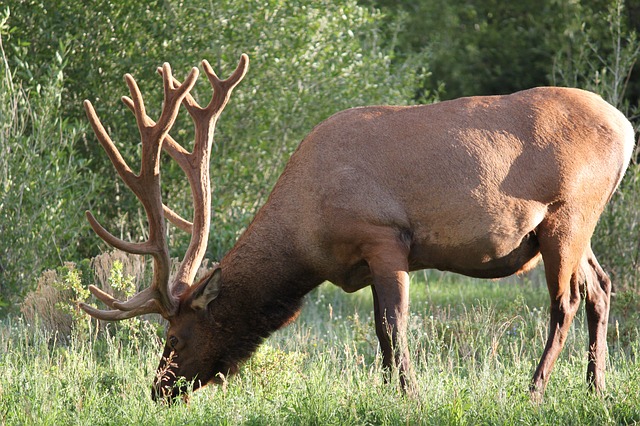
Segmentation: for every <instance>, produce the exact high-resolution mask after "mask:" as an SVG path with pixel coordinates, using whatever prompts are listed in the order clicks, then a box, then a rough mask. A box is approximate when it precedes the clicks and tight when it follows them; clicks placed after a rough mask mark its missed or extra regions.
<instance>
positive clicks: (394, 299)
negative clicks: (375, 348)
mask: <svg viewBox="0 0 640 426" xmlns="http://www.w3.org/2000/svg"><path fill="white" fill-rule="evenodd" d="M372 291H373V302H374V308H373V309H374V315H375V322H376V334H377V336H378V340H379V341H380V348H381V350H382V364H383V366H384V368H385V369H386V370H388V371H393V370H394V368H397V371H398V375H399V378H400V386H401V387H402V390H403V391H405V392H407V393H413V390H414V384H415V383H414V377H413V372H412V369H411V360H410V358H409V347H408V343H407V325H408V318H409V275H408V273H407V272H406V271H395V272H390V273H388V274H385V275H374V280H373V286H372Z"/></svg>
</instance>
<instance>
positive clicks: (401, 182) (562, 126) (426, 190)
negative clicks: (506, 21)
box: [80, 55, 634, 399]
mask: <svg viewBox="0 0 640 426" xmlns="http://www.w3.org/2000/svg"><path fill="white" fill-rule="evenodd" d="M202 66H203V68H204V72H205V73H206V75H207V77H208V80H209V82H210V83H211V86H212V88H213V98H212V100H211V102H210V103H209V104H208V106H206V107H204V108H203V107H201V106H200V105H199V104H198V103H197V102H196V101H195V100H194V98H193V97H192V96H191V95H190V93H189V92H190V90H191V89H192V87H193V86H194V84H195V82H196V79H197V78H198V69H197V68H193V69H192V70H191V72H190V73H189V75H188V76H187V77H186V79H185V81H184V82H183V83H180V82H179V81H178V80H177V79H175V78H174V77H173V76H172V72H171V68H170V67H169V65H168V64H164V65H163V67H162V68H161V69H160V70H159V71H160V73H161V74H162V78H163V83H164V103H163V106H162V111H161V114H160V117H159V119H158V121H157V122H154V121H153V120H152V119H151V118H150V117H149V116H148V115H147V113H146V112H145V106H144V103H143V99H142V95H141V93H140V90H139V89H138V87H137V85H136V82H135V80H134V79H133V78H132V77H131V76H130V75H126V76H125V80H126V83H127V85H128V86H129V90H130V93H131V98H129V97H123V101H124V103H125V104H126V105H127V106H128V107H129V108H130V109H131V110H132V111H133V113H134V115H135V118H136V121H137V125H138V127H139V130H140V135H141V139H142V154H141V157H142V160H141V167H140V172H139V174H137V175H136V174H135V173H134V172H133V171H132V170H131V169H130V168H129V166H128V165H127V164H126V162H125V161H124V159H123V158H122V156H121V155H120V154H119V152H118V149H117V148H116V147H115V145H114V144H113V142H112V141H111V139H110V138H109V136H108V134H107V132H106V131H105V129H104V127H103V126H102V124H101V123H100V120H99V119H98V117H97V116H96V113H95V111H94V109H93V107H92V106H91V103H90V102H89V101H85V104H84V105H85V109H86V112H87V115H88V117H89V121H90V122H91V125H92V127H93V130H94V132H95V134H96V136H97V138H98V140H99V142H100V143H101V144H102V146H103V147H104V149H105V150H106V152H107V154H108V156H109V158H110V159H111V161H112V163H113V165H114V166H115V168H116V170H117V171H118V173H119V175H120V176H121V178H122V179H123V180H124V182H125V183H126V184H127V185H128V186H129V187H130V188H131V190H132V191H133V192H134V193H135V194H136V196H137V197H138V198H139V200H140V202H141V203H142V205H143V206H144V209H145V211H146V214H147V217H148V223H149V238H148V240H147V241H146V242H143V243H131V242H126V241H123V240H121V239H119V238H117V237H115V236H113V235H112V234H110V233H109V232H108V231H107V230H105V229H104V228H103V227H102V226H100V224H99V223H98V222H97V221H96V219H95V218H94V217H93V216H92V215H91V213H89V212H87V217H88V219H89V222H90V224H91V227H92V228H93V229H94V231H95V232H96V233H97V234H98V235H99V236H100V237H101V238H102V239H103V240H104V241H106V242H107V243H109V244H110V245H112V246H113V247H116V248H118V249H121V250H124V251H127V252H130V253H136V254H150V255H151V256H153V260H154V273H153V281H152V283H151V285H150V287H148V288H146V289H145V290H143V291H141V292H140V293H138V294H136V295H135V296H134V297H132V298H131V299H130V300H128V301H125V302H121V301H119V300H116V299H114V298H113V297H112V296H110V295H109V294H106V293H104V292H103V291H101V290H100V289H98V288H96V287H94V286H91V291H92V293H93V294H94V295H95V296H96V297H97V298H98V299H100V300H101V301H103V302H104V303H105V304H106V305H107V306H108V307H109V308H110V309H107V310H99V309H96V308H94V307H91V306H89V305H86V304H84V303H82V304H80V306H81V308H82V309H84V310H85V311H86V312H87V313H88V314H89V315H91V316H93V317H95V318H99V319H102V320H108V321H115V320H121V319H124V318H131V317H134V316H137V315H141V314H148V313H159V314H160V315H162V316H163V317H164V318H166V319H167V320H168V322H169V326H168V330H167V340H166V345H165V348H164V352H163V354H162V359H161V361H160V365H159V367H158V371H159V372H160V373H162V374H158V375H157V378H156V380H155V383H154V386H153V391H152V396H153V398H154V399H158V398H165V397H169V398H176V397H179V396H181V395H184V394H185V393H188V391H189V390H190V389H196V388H198V387H200V386H203V385H206V384H208V383H211V382H219V381H220V380H221V379H220V376H221V375H227V374H230V373H234V372H236V371H237V370H238V368H239V365H240V364H241V363H242V361H244V360H246V359H248V358H249V357H250V355H251V354H252V353H253V352H254V351H255V350H256V348H257V347H258V345H260V343H261V342H262V341H263V340H264V339H265V338H266V337H267V336H269V335H270V334H271V333H272V332H273V331H275V330H276V329H278V328H280V327H282V326H283V325H285V324H287V323H289V322H290V321H291V320H292V319H294V318H295V317H296V315H297V313H298V311H299V309H300V307H301V303H302V300H303V297H304V296H305V295H306V294H307V293H309V291H311V290H312V289H313V288H315V287H317V286H318V285H319V284H320V283H322V282H323V281H330V282H332V283H334V284H336V285H338V286H339V287H341V288H342V289H343V290H345V291H346V292H354V291H357V290H359V289H362V288H364V287H366V286H371V289H372V292H373V300H374V311H375V314H374V317H375V328H376V333H377V336H378V338H379V342H380V346H381V352H382V357H383V365H384V367H385V368H387V369H391V368H397V369H398V371H399V377H400V382H401V385H402V387H403V388H404V389H405V390H410V389H411V386H412V383H413V378H412V371H411V365H410V360H409V353H408V345H407V341H406V330H407V318H408V315H409V312H408V310H409V300H408V297H409V272H410V271H414V270H419V269H425V268H436V269H440V270H446V271H453V272H457V273H461V274H464V275H468V276H471V277H480V278H499V277H505V276H508V275H511V274H516V273H521V272H524V271H526V270H528V269H530V268H532V267H533V266H534V265H535V264H536V263H537V262H538V261H539V260H540V259H542V260H543V261H544V268H545V275H546V280H547V286H548V289H549V295H550V299H551V308H550V322H549V336H548V340H547V343H546V346H545V348H544V352H543V354H542V359H541V360H540V363H539V365H538V367H537V369H536V371H535V373H534V375H533V379H532V381H531V386H530V391H531V392H532V395H533V396H540V395H542V393H543V392H544V389H545V386H546V384H547V380H548V378H549V374H550V373H551V370H552V368H553V365H554V363H555V361H556V359H557V357H558V354H559V353H560V351H561V349H562V347H563V345H564V342H565V339H566V337H567V333H568V331H569V328H570V325H571V322H572V320H573V318H574V315H575V314H576V310H577V309H578V305H579V303H580V299H581V294H584V295H585V300H586V304H585V307H586V314H587V320H588V328H589V347H588V367H587V381H588V383H589V386H590V387H591V388H593V389H595V390H600V389H602V388H603V386H604V370H605V357H606V352H607V346H606V345H607V343H606V331H607V321H608V316H609V302H610V293H611V282H610V280H609V278H608V276H607V274H606V273H605V272H604V271H603V269H602V268H601V267H600V265H599V264H598V261H597V260H596V257H595V256H594V254H593V252H592V250H591V247H590V239H591V236H592V233H593V231H594V228H595V226H596V222H597V221H598V218H599V216H600V214H601V213H602V211H603V209H604V207H605V205H606V203H607V202H608V200H609V199H610V197H611V195H612V193H613V192H614V190H615V189H616V187H617V186H618V184H619V183H620V180H621V179H622V176H623V174H624V172H625V169H626V167H627V165H628V163H629V160H630V157H631V155H632V150H633V146H634V131H633V129H632V126H631V124H630V123H629V121H627V119H626V118H625V117H624V116H623V115H622V114H621V113H620V112H619V111H617V110H616V109H615V108H614V107H612V106H611V105H609V104H608V103H606V102H605V101H603V100H602V99H601V98H600V97H598V96H596V95H594V94H592V93H588V92H585V91H581V90H577V89H568V88H552V87H548V88H536V89H531V90H527V91H522V92H518V93H515V94H512V95H508V96H487V97H471V98H463V99H457V100H453V101H447V102H441V103H437V104H433V105H421V106H372V107H361V108H354V109H349V110H346V111H343V112H340V113H337V114H335V115H334V116H332V117H330V118H329V119H327V120H326V121H324V122H323V123H321V124H319V125H318V126H316V127H315V128H314V129H313V131H312V132H311V133H310V134H309V135H308V136H307V137H306V138H305V139H304V141H303V142H302V143H301V144H300V146H299V147H298V149H297V150H296V151H295V153H294V154H293V155H292V157H291V159H290V161H289V162H288V164H287V166H286V168H285V170H284V172H283V173H282V175H281V176H280V178H279V179H278V181H277V183H276V185H275V187H274V189H273V191H272V192H271V194H270V196H269V198H268V200H267V202H266V204H265V205H264V206H263V207H262V208H261V209H260V210H259V211H258V213H257V215H256V217H255V219H254V220H253V221H252V222H251V224H250V226H249V227H248V228H247V230H246V231H245V232H244V233H243V234H242V236H241V237H240V238H239V240H238V242H237V243H236V244H235V246H234V247H233V248H232V249H231V251H230V252H229V253H228V254H227V255H225V256H224V257H223V258H222V260H221V261H220V263H219V265H218V266H217V267H216V268H215V269H214V270H213V271H211V272H210V273H209V274H208V276H206V277H205V278H204V279H202V280H201V281H200V282H198V283H196V284H195V285H194V284H193V282H194V277H195V273H196V269H197V268H198V266H199V265H200V264H201V261H202V259H203V257H204V254H205V249H206V246H207V238H208V234H209V225H210V204H211V200H210V181H209V159H210V154H211V147H212V143H213V133H214V127H215V124H216V121H217V119H218V117H219V116H220V113H221V112H222V110H223V108H224V107H225V105H226V103H227V101H228V100H229V97H230V95H231V91H232V90H233V88H234V87H235V86H236V85H237V84H238V83H239V82H240V80H242V78H243V77H244V75H245V73H246V71H247V67H248V58H247V56H246V55H242V57H241V59H240V62H239V65H238V67H237V68H236V70H235V71H234V72H233V73H232V74H231V76H230V77H229V78H228V79H226V80H221V79H219V78H218V77H217V76H216V74H215V73H214V71H213V70H212V68H211V66H210V65H209V64H208V63H207V62H206V61H203V62H202ZM181 104H183V105H184V106H185V108H186V110H187V111H188V113H189V114H190V115H191V117H192V119H193V122H194V125H195V141H194V145H193V151H192V152H189V151H187V150H186V149H184V148H183V147H182V146H181V145H179V144H178V143H177V142H176V141H175V140H174V139H173V138H172V137H171V136H170V134H169V131H170V129H171V127H172V125H173V123H174V121H175V119H176V116H177V115H178V111H179V108H180V105H181ZM163 149H164V150H165V151H166V152H167V153H168V154H169V155H170V156H171V157H172V158H173V159H174V160H175V161H176V162H177V163H178V164H179V166H180V167H181V168H182V170H184V172H185V174H186V175H187V178H188V181H189V185H190V187H191V193H192V196H193V219H192V221H188V220H185V219H183V218H181V217H180V216H179V215H177V214H176V213H175V212H173V211H172V210H171V209H170V208H168V207H167V206H166V205H165V204H163V201H162V197H161V191H160V161H159V159H160V155H161V151H162V150H163ZM165 219H168V220H169V221H171V222H172V223H174V224H175V225H176V226H177V227H178V228H180V229H182V230H184V231H187V232H190V233H191V241H190V244H189V247H188V249H187V251H186V254H185V256H184V260H183V261H182V263H181V265H180V268H179V270H178V272H177V274H176V275H175V277H173V278H170V275H169V267H170V261H169V250H168V247H167V241H166V224H165ZM178 378H185V379H186V381H185V380H183V381H181V382H180V383H182V384H179V385H176V383H177V379H178ZM189 382H190V383H191V384H190V385H185V384H184V383H189Z"/></svg>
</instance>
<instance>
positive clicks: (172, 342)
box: [169, 336, 178, 349]
mask: <svg viewBox="0 0 640 426" xmlns="http://www.w3.org/2000/svg"><path fill="white" fill-rule="evenodd" d="M169 346H171V349H175V348H176V346H178V338H177V337H176V336H169Z"/></svg>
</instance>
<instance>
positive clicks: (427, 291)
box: [0, 273, 640, 425]
mask: <svg viewBox="0 0 640 426" xmlns="http://www.w3.org/2000/svg"><path fill="white" fill-rule="evenodd" d="M423 277H424V276H423V274H416V275H415V276H414V277H413V280H414V282H413V285H412V290H411V291H412V309H411V310H412V318H411V324H410V332H411V346H412V355H413V360H414V364H415V369H416V373H417V377H418V381H419V397H418V398H414V399H412V398H407V397H404V396H403V395H402V394H400V393H399V392H398V390H397V388H396V386H395V385H394V384H385V383H384V380H383V374H382V372H381V368H380V356H379V354H378V349H377V340H376V337H375V332H374V329H373V318H372V310H371V295H370V291H369V290H368V289H365V290H363V291H360V292H358V293H355V294H351V295H348V294H345V293H343V292H342V291H340V290H339V289H337V288H335V287H333V286H331V285H328V284H325V285H323V286H322V287H320V288H319V289H318V290H316V291H314V292H312V293H311V294H310V295H309V296H308V298H307V301H306V305H305V308H304V310H303V314H302V315H301V316H300V318H299V319H298V320H297V321H296V322H295V323H294V324H292V325H291V326H289V327H288V328H286V329H283V330H281V331H279V332H277V333H276V334H274V335H273V336H272V337H271V338H270V339H269V340H267V342H266V343H265V344H264V345H263V346H262V347H261V349H260V350H259V351H258V353H257V354H256V355H255V356H254V357H253V358H252V359H251V361H250V362H248V363H247V364H246V365H245V366H244V368H243V369H242V370H241V373H240V374H239V375H237V376H236V377H233V378H229V381H228V383H226V384H225V385H224V386H216V387H207V388H205V389H202V390H200V391H198V392H196V393H195V394H194V395H193V397H192V399H191V402H190V404H188V405H186V404H179V405H177V406H173V407H167V406H163V405H158V404H155V403H153V402H152V401H151V399H150V396H149V394H150V384H151V380H152V378H153V375H154V372H155V368H156V365H157V361H158V358H159V354H160V348H161V342H160V341H159V339H157V338H156V337H155V334H154V332H153V330H152V329H151V327H149V329H148V330H146V329H145V330H143V332H142V334H141V335H139V336H138V337H134V338H131V337H129V338H128V339H123V338H121V337H113V336H112V337H104V336H103V337H100V338H99V339H97V340H96V338H95V337H84V338H79V337H76V338H72V339H71V343H69V344H66V345H62V344H56V343H55V339H54V338H52V337H51V336H46V335H44V333H42V332H40V331H37V330H38V327H37V326H34V325H29V324H25V323H24V321H23V320H21V319H19V318H13V319H6V320H4V321H3V322H2V323H1V324H0V338H1V341H0V422H2V424H11V425H13V424H52V425H53V424H55V425H58V424H81V425H82V424H89V425H102V424H109V425H111V424H127V425H128V424H145V425H148V424H149V425H152V424H162V425H167V424H169V425H171V424H230V425H235V424H248V425H280V424H291V425H313V424H317V425H370V424H371V425H377V424H390V425H396V424H429V425H431V424H474V425H475V424H492V425H493V424H518V425H520V424H535V425H539V424H550V425H551V424H553V425H556V424H632V423H637V422H640V365H639V362H638V355H639V353H640V344H639V342H638V339H637V336H638V327H639V326H638V322H637V316H636V315H637V302H638V301H637V298H634V297H626V296H625V297H624V298H622V299H621V303H622V306H621V307H617V308H616V310H615V312H614V313H613V314H612V317H613V318H615V319H614V324H613V326H612V327H610V329H611V331H610V334H609V346H610V354H609V365H608V369H609V370H608V374H607V391H606V392H605V394H604V395H602V396H595V395H592V394H590V393H588V392H587V391H586V386H585V383H584V377H585V374H586V346H587V332H586V327H585V325H584V315H583V314H582V310H581V313H580V315H579V317H578V318H576V322H575V323H574V327H573V329H572V333H571V335H570V337H569V339H568V342H567V345H566V347H565V350H564V351H563V353H562V355H561V357H560V359H559V360H558V362H557V364H556V368H555V369H554V371H553V374H552V376H551V380H550V383H549V387H548V388H547V392H546V394H545V399H544V401H543V402H542V403H540V404H535V403H532V402H531V400H530V399H529V395H528V392H527V388H528V383H529V380H530V377H531V375H532V373H533V370H534V368H535V365H536V363H537V361H538V359H539V357H540V355H541V353H542V348H543V346H544V341H545V339H546V330H547V322H548V310H547V300H548V296H547V293H546V288H545V286H544V283H543V282H541V281H540V280H539V279H533V280H532V279H511V280H503V281H475V280H469V279H466V278H462V277H460V276H456V275H453V274H439V273H431V274H429V275H427V280H428V281H429V282H428V284H427V285H425V283H424V280H423ZM616 302H618V300H615V301H614V303H616ZM616 321H617V327H616ZM114 334H116V335H118V333H114ZM394 383H395V382H394Z"/></svg>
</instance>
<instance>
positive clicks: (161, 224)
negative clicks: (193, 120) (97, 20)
mask: <svg viewBox="0 0 640 426" xmlns="http://www.w3.org/2000/svg"><path fill="white" fill-rule="evenodd" d="M197 78H198V70H197V68H193V69H192V70H191V72H190V73H189V75H188V76H187V78H186V79H185V82H184V83H183V84H175V82H174V81H173V76H172V74H171V68H170V66H169V64H166V63H165V64H164V65H163V86H164V103H163V106H162V112H161V114H160V118H159V119H158V121H157V122H154V121H153V120H151V118H149V117H148V116H147V114H146V110H145V107H144V101H143V98H142V94H141V92H140V89H139V88H138V85H137V83H136V81H135V79H134V78H133V77H132V76H131V75H129V74H127V75H126V76H125V81H126V83H127V86H128V87H129V92H130V93H131V98H127V97H124V98H123V101H124V102H125V104H126V105H127V106H128V107H129V108H131V109H132V110H133V112H134V115H135V117H136V122H137V124H138V129H139V131H140V137H141V140H142V156H141V157H142V158H141V166H140V174H139V175H135V174H133V172H132V171H131V169H130V168H129V167H128V165H127V164H126V162H125V161H124V159H123V158H122V156H121V155H120V153H119V151H118V149H117V148H116V147H115V145H114V144H113V142H112V141H111V139H110V138H109V136H108V135H107V132H106V131H105V129H104V127H103V126H102V124H101V122H100V120H99V119H98V117H97V115H96V114H95V111H94V109H93V107H92V105H91V103H90V102H88V101H85V109H86V110H87V115H88V117H89V121H90V122H91V125H92V127H93V129H94V132H95V133H96V136H97V137H98V140H99V141H100V143H101V144H102V146H103V147H104V148H105V150H106V151H107V154H108V156H109V158H110V159H111V162H112V163H113V164H114V167H115V168H116V170H117V171H118V174H119V175H120V176H121V177H122V179H123V180H124V182H125V183H126V184H127V186H129V188H131V190H132V191H133V192H134V194H135V195H136V197H137V198H138V199H139V200H140V202H141V203H142V205H143V207H144V209H145V212H146V214H147V219H148V223H149V238H148V240H147V241H146V242H143V243H129V242H126V241H124V240H121V239H119V238H117V237H115V236H113V235H112V234H111V233H109V232H108V231H107V230H106V229H105V228H103V227H102V226H101V225H100V224H99V223H98V221H97V220H96V219H95V218H94V217H93V215H92V214H91V213H89V212H87V218H88V220H89V223H90V224H91V227H92V228H93V230H94V231H95V232H96V234H98V236H100V237H101V238H102V239H103V240H104V241H105V242H107V243H109V244H111V245H112V246H114V247H116V248H119V249H121V250H124V251H127V252H130V253H135V254H151V255H152V256H153V259H154V266H153V282H152V284H151V287H149V288H147V289H145V290H143V291H141V292H139V293H138V294H136V295H135V296H133V297H132V298H131V299H129V300H128V301H126V302H120V301H118V300H116V299H115V298H113V297H112V296H110V295H108V294H106V293H104V292H103V291H101V290H98V289H97V288H96V287H93V286H92V289H91V291H92V293H93V294H94V295H95V296H96V297H97V298H98V299H100V300H102V301H103V302H104V303H105V304H106V305H107V306H109V307H110V308H112V310H108V311H102V310H99V309H95V308H92V307H90V306H88V305H85V304H81V305H80V307H81V308H82V309H84V310H85V311H86V312H87V313H89V315H91V316H94V317H96V318H99V319H105V320H111V321H113V320H120V319H125V318H131V317H134V316H137V315H142V314H145V313H161V314H162V315H163V316H165V317H168V316H170V315H172V314H173V312H174V311H175V309H176V308H177V299H176V296H175V295H174V294H173V293H172V291H171V287H170V284H169V270H170V259H169V248H168V246H167V242H166V236H165V232H166V225H165V218H164V211H165V206H164V204H163V203H162V195H161V190H160V151H161V149H162V143H163V141H164V140H165V138H166V137H167V136H168V133H169V130H170V129H171V127H172V126H173V123H174V122H175V120H176V117H177V115H178V111H179V108H180V104H181V103H182V101H183V100H184V98H185V97H186V96H187V95H188V92H189V91H190V90H191V89H192V88H193V86H194V84H195V82H196V79H197Z"/></svg>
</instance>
